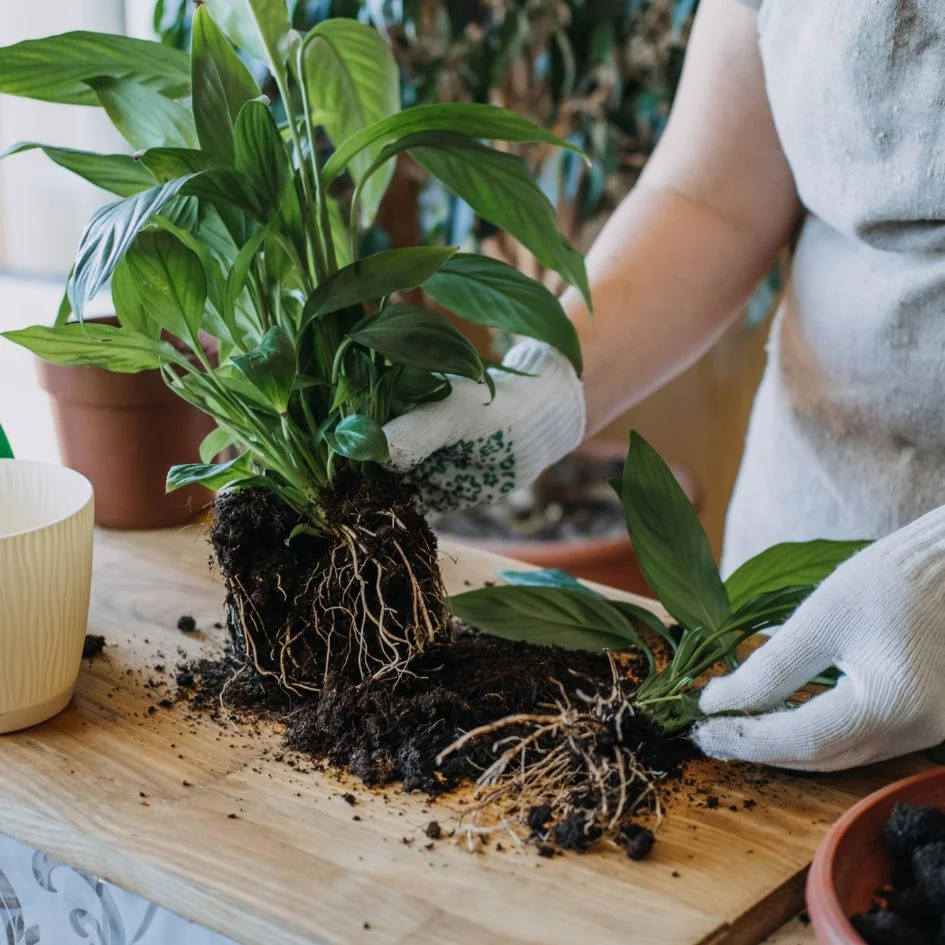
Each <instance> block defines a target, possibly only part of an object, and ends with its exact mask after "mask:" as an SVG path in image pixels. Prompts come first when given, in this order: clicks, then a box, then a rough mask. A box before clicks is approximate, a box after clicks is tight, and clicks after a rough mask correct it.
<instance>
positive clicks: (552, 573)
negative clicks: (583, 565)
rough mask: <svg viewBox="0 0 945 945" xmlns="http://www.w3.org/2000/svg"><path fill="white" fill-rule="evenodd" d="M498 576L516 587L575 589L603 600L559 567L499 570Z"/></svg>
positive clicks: (600, 595) (602, 598)
mask: <svg viewBox="0 0 945 945" xmlns="http://www.w3.org/2000/svg"><path fill="white" fill-rule="evenodd" d="M499 577H500V578H501V579H502V580H503V581H505V582H506V584H511V585H514V586H516V587H557V588H564V589H565V590H569V591H577V592H579V593H581V594H587V595H588V596H589V597H595V598H597V599H598V600H605V599H606V598H605V597H604V595H603V594H598V593H597V591H594V590H591V588H589V587H585V586H584V585H583V584H582V583H581V582H580V581H579V580H578V579H577V578H576V577H572V576H571V575H570V574H568V572H567V571H562V570H560V569H559V568H538V569H536V570H534V571H500V572H499Z"/></svg>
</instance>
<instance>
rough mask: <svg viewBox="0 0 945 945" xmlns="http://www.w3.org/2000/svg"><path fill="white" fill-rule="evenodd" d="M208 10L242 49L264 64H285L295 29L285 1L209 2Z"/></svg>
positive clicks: (237, 0) (231, 0)
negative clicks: (287, 43)
mask: <svg viewBox="0 0 945 945" xmlns="http://www.w3.org/2000/svg"><path fill="white" fill-rule="evenodd" d="M206 6H207V8H208V9H209V11H210V15H211V16H212V17H213V21H214V22H215V23H216V24H217V25H218V26H219V27H220V29H221V30H223V32H224V33H226V35H227V36H229V38H230V39H231V40H232V41H233V42H234V43H235V44H236V45H237V46H238V47H239V48H240V49H242V50H244V51H245V52H248V53H249V54H250V55H251V56H255V58H257V59H261V60H263V61H264V62H270V63H272V64H278V63H282V62H284V61H285V52H286V49H285V46H286V39H287V37H288V35H289V31H290V29H291V26H290V24H289V11H288V8H287V7H286V5H285V0H206Z"/></svg>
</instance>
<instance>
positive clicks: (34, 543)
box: [0, 459, 94, 733]
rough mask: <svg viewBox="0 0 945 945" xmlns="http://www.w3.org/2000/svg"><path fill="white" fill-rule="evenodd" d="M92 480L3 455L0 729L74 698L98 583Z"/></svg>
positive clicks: (47, 713)
mask: <svg viewBox="0 0 945 945" xmlns="http://www.w3.org/2000/svg"><path fill="white" fill-rule="evenodd" d="M93 511H94V510H93V496H92V486H91V484H90V483H89V481H88V480H87V479H86V478H85V477H84V476H81V475H79V473H77V472H74V471H73V470H71V469H66V468H65V467H63V466H55V465H52V464H49V463H36V462H30V461H26V460H16V459H5V460H0V733H2V732H12V731H14V730H16V729H20V728H26V727H27V726H29V725H36V724H37V723H39V722H43V721H45V720H46V719H48V718H51V717H52V716H53V715H55V714H56V713H57V712H59V711H61V710H62V709H64V708H65V707H66V705H68V703H69V700H70V699H71V698H72V692H73V690H74V689H75V682H76V678H77V677H78V675H79V663H80V662H81V659H82V644H83V642H84V640H85V632H86V628H87V625H88V617H89V593H90V590H91V585H92V529H93V526H92V519H93Z"/></svg>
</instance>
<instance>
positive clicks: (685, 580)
mask: <svg viewBox="0 0 945 945" xmlns="http://www.w3.org/2000/svg"><path fill="white" fill-rule="evenodd" d="M621 499H622V501H623V506H624V510H625V512H626V514H627V528H628V530H629V532H630V541H631V542H632V543H633V550H634V553H635V554H636V557H637V560H638V562H639V564H640V569H641V570H642V571H643V574H644V577H646V580H647V583H648V584H649V585H650V587H651V588H653V590H654V592H655V593H656V596H657V597H658V598H659V599H660V602H661V603H662V604H663V606H664V607H665V608H666V609H667V610H668V611H669V613H670V614H672V616H673V617H674V619H676V620H677V621H678V622H679V623H681V624H682V625H683V626H684V627H687V628H689V629H691V630H695V629H697V628H702V629H703V630H705V631H708V632H711V631H713V630H718V629H719V628H720V627H721V626H722V625H723V624H724V623H725V621H726V620H727V619H728V616H729V612H730V610H729V603H728V595H727V594H726V592H725V585H724V584H723V583H722V579H721V578H720V577H719V572H718V568H717V567H716V565H715V560H714V559H713V557H712V549H711V548H710V547H709V540H708V539H707V538H706V535H705V532H704V531H703V530H702V526H701V525H700V524H699V519H698V516H697V515H696V512H695V509H694V508H693V507H692V504H691V503H690V502H689V499H688V498H687V497H686V494H685V493H684V492H683V490H682V489H681V488H680V486H679V483H678V482H677V481H676V477H675V476H674V475H673V474H672V472H671V471H670V469H669V467H668V466H667V465H666V463H664V462H663V460H662V459H661V458H660V456H659V454H658V453H657V452H656V450H654V449H653V447H652V446H650V445H649V443H647V442H646V440H644V439H643V437H641V436H640V435H639V434H638V433H636V432H633V433H631V434H630V452H629V454H628V455H627V462H626V464H625V465H624V470H623V487H622V494H621Z"/></svg>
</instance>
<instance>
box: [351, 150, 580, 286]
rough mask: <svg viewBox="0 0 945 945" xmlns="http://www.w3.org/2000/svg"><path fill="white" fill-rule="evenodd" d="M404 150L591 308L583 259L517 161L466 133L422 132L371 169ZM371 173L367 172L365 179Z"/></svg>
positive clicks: (383, 154)
mask: <svg viewBox="0 0 945 945" xmlns="http://www.w3.org/2000/svg"><path fill="white" fill-rule="evenodd" d="M403 151H408V152H409V153H410V155H411V157H412V158H413V159H414V160H415V161H416V162H417V163H418V164H420V165H421V166H423V167H424V168H426V170H428V171H429V172H430V173H431V174H432V175H433V176H434V177H436V178H437V179H438V180H439V181H441V182H442V183H443V184H444V185H445V186H446V187H447V188H448V189H449V190H451V191H453V193H454V194H456V195H457V196H458V197H461V198H462V199H463V200H465V201H466V203H468V204H469V206H470V207H472V209H473V210H474V211H475V212H476V213H477V214H479V216H481V217H482V218H483V219H484V220H488V221H489V222H490V223H493V224H495V225H496V226H497V227H500V228H501V229H503V230H506V231H507V232H508V233H509V235H510V236H513V237H514V238H515V239H517V240H518V241H519V242H520V243H521V244H522V245H523V246H525V248H526V249H528V250H530V251H531V252H532V253H533V254H534V255H535V257H536V258H537V259H538V260H539V261H540V262H542V263H543V264H544V265H545V266H547V267H548V268H549V269H553V270H554V271H555V272H557V273H559V274H560V275H561V276H562V277H563V278H564V279H565V280H566V281H567V282H568V283H570V284H571V285H573V286H576V287H577V288H578V289H579V290H580V291H581V294H582V295H583V296H584V298H585V299H586V300H587V302H588V304H590V289H589V287H588V283H587V272H586V271H585V269H584V259H583V258H582V257H581V254H580V253H578V252H577V250H575V249H574V247H573V246H571V244H570V243H569V242H568V241H567V240H566V239H565V238H564V237H563V236H562V235H561V233H560V232H559V231H558V216H557V213H556V212H555V209H554V207H553V206H552V205H551V202H550V201H549V200H548V198H547V197H546V196H545V194H544V193H543V192H542V190H541V188H540V187H539V186H538V184H537V183H536V182H535V180H534V179H533V177H532V175H531V173H530V172H529V170H528V168H527V167H526V166H525V164H524V163H523V161H522V160H521V158H519V157H517V156H515V155H513V154H505V153H503V152H501V151H496V150H495V149H494V148H490V147H487V146H486V145H484V144H480V143H479V142H478V141H476V140H475V139H474V138H470V137H469V136H468V135H463V134H457V133H455V132H446V131H424V132H419V133H417V134H413V135H408V136H407V137H405V138H401V139H400V140H398V141H395V142H394V143H392V144H390V145H388V146H387V147H385V148H384V149H383V151H381V153H380V154H379V155H378V157H377V159H376V160H375V162H374V164H373V165H372V168H376V167H380V166H382V165H384V164H385V163H386V162H388V161H390V159H391V158H393V157H394V156H395V155H396V154H399V153H401V152H403ZM371 173H372V170H371V169H369V171H368V175H370V174H371Z"/></svg>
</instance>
